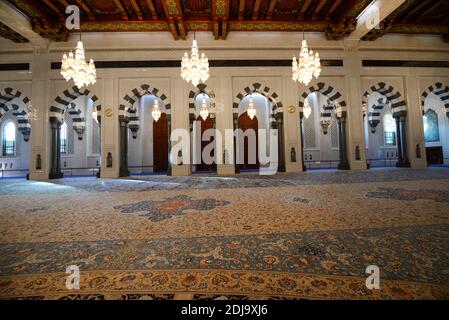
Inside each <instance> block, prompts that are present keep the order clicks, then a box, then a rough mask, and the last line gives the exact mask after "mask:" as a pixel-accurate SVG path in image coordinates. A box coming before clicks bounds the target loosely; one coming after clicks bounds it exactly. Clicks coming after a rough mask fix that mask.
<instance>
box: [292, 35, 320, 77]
mask: <svg viewBox="0 0 449 320" xmlns="http://www.w3.org/2000/svg"><path fill="white" fill-rule="evenodd" d="M320 73H321V62H320V55H319V54H318V52H317V53H315V54H313V50H310V51H309V48H308V46H307V41H306V40H302V45H301V51H300V53H299V59H298V60H296V57H293V62H292V79H293V81H298V82H300V83H303V84H304V85H308V84H309V83H310V81H312V78H313V77H315V78H316V79H318V77H319V76H320Z"/></svg>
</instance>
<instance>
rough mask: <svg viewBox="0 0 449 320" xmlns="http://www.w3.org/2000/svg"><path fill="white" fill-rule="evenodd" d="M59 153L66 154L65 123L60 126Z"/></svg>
mask: <svg viewBox="0 0 449 320" xmlns="http://www.w3.org/2000/svg"><path fill="white" fill-rule="evenodd" d="M60 150H61V153H62V154H66V153H67V123H66V122H65V121H64V123H63V124H62V126H61V149H60Z"/></svg>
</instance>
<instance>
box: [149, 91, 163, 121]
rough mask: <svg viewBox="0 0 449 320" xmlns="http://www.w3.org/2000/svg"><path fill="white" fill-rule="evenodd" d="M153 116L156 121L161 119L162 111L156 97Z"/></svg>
mask: <svg viewBox="0 0 449 320" xmlns="http://www.w3.org/2000/svg"><path fill="white" fill-rule="evenodd" d="M151 116H152V117H153V119H154V121H156V122H157V121H158V120H159V119H160V118H161V109H160V108H159V101H158V100H157V98H156V97H154V103H153V109H152V110H151Z"/></svg>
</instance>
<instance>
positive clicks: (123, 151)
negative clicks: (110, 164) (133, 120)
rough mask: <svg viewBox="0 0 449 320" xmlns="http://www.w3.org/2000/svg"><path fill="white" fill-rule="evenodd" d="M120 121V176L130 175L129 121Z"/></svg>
mask: <svg viewBox="0 0 449 320" xmlns="http://www.w3.org/2000/svg"><path fill="white" fill-rule="evenodd" d="M119 121H120V177H127V176H129V170H128V121H126V120H119Z"/></svg>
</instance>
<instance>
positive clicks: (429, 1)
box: [402, 0, 435, 23]
mask: <svg viewBox="0 0 449 320" xmlns="http://www.w3.org/2000/svg"><path fill="white" fill-rule="evenodd" d="M433 2H435V0H424V1H421V3H419V4H418V5H417V6H415V7H414V8H413V9H412V10H411V11H410V12H408V13H407V14H406V15H405V16H404V18H403V19H402V22H405V23H407V22H413V21H414V20H415V19H414V18H415V17H416V16H417V15H419V14H420V11H421V10H423V9H424V10H425V9H426V8H428V7H430V6H431V5H432V3H433Z"/></svg>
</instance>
